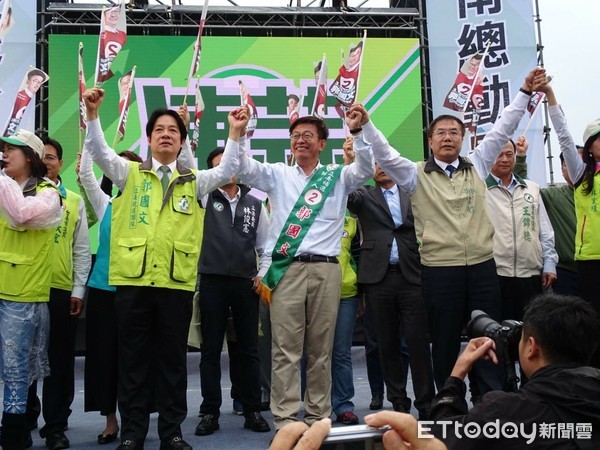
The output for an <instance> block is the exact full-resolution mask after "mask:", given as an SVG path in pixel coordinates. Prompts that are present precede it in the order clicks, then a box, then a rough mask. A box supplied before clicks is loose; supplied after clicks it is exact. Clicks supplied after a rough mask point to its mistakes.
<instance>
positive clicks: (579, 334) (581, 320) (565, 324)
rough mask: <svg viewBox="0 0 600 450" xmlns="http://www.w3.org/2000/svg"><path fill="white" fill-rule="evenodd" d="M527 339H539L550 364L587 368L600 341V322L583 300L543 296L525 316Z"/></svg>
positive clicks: (551, 295)
mask: <svg viewBox="0 0 600 450" xmlns="http://www.w3.org/2000/svg"><path fill="white" fill-rule="evenodd" d="M523 336H524V337H526V338H527V337H529V336H532V337H534V338H535V339H536V341H537V342H538V344H539V345H540V347H541V348H542V350H543V352H544V356H545V357H546V359H547V360H548V361H549V362H550V363H576V364H580V365H587V364H589V362H590V359H591V357H592V355H593V354H594V352H595V351H596V349H597V348H598V341H599V340H600V320H599V319H598V313H597V312H596V310H595V309H594V308H593V307H592V305H591V304H590V303H588V302H586V301H584V300H582V299H581V298H579V297H573V296H568V295H558V294H549V293H546V294H542V295H539V296H537V297H536V298H535V299H533V300H532V301H531V303H530V304H529V306H527V308H525V314H524V315H523Z"/></svg>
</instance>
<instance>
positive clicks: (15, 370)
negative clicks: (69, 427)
mask: <svg viewBox="0 0 600 450" xmlns="http://www.w3.org/2000/svg"><path fill="white" fill-rule="evenodd" d="M0 152H2V153H3V154H2V159H3V165H4V173H2V174H1V175H0V377H1V378H2V381H3V382H4V399H3V400H4V401H3V406H4V409H3V413H2V432H1V437H0V444H1V445H2V447H3V448H4V450H20V449H24V448H26V447H27V446H31V435H30V434H29V430H27V427H26V418H25V410H26V406H27V389H28V387H29V385H30V384H31V382H32V381H34V380H37V379H41V378H43V377H45V376H47V375H48V373H49V366H48V355H47V352H46V350H47V342H48V331H49V319H48V307H47V305H46V303H47V302H48V299H49V296H50V278H51V273H52V270H51V266H50V249H51V247H52V244H53V243H52V236H53V235H54V230H55V229H56V227H57V226H58V225H60V223H61V220H62V206H61V201H60V195H59V192H58V189H56V186H55V185H54V184H52V183H51V182H49V181H48V180H47V179H45V178H44V177H45V175H46V166H45V165H44V163H43V162H42V155H43V153H44V144H43V143H42V141H41V140H40V139H39V138H38V137H37V136H35V135H34V134H33V133H31V132H29V131H25V130H18V131H17V132H16V133H15V134H14V135H12V136H10V137H0Z"/></svg>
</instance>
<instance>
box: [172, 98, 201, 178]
mask: <svg viewBox="0 0 600 450" xmlns="http://www.w3.org/2000/svg"><path fill="white" fill-rule="evenodd" d="M177 114H179V117H181V120H183V123H184V124H185V129H186V130H187V129H188V127H189V125H190V113H189V111H188V109H187V104H186V103H184V104H183V105H181V106H180V107H179V108H178V109H177ZM177 160H178V161H179V162H180V163H181V164H182V165H183V166H184V167H189V168H190V169H194V170H197V169H198V160H197V159H196V157H195V155H194V152H192V146H191V145H190V138H189V136H188V137H186V138H185V141H183V147H181V152H180V153H179V156H178V157H177Z"/></svg>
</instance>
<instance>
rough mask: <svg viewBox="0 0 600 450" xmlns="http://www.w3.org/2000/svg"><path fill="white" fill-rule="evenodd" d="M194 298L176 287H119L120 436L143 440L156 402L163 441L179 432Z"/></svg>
mask: <svg viewBox="0 0 600 450" xmlns="http://www.w3.org/2000/svg"><path fill="white" fill-rule="evenodd" d="M192 297H193V292H188V291H182V290H177V289H165V288H155V287H137V286H119V287H118V288H117V295H116V298H115V307H116V312H117V324H118V332H119V390H118V398H119V412H120V414H121V440H126V439H130V440H135V441H136V442H138V443H143V442H144V439H145V438H146V434H147V433H148V424H149V419H150V412H151V411H152V410H153V408H154V407H155V406H156V410H157V411H158V414H159V416H158V435H159V437H160V439H161V441H166V440H168V439H170V438H172V437H174V436H181V423H182V422H183V421H184V420H185V417H186V415H187V400H186V390H187V364H186V357H187V336H188V330H189V326H190V320H191V317H192Z"/></svg>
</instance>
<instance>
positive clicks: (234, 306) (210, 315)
mask: <svg viewBox="0 0 600 450" xmlns="http://www.w3.org/2000/svg"><path fill="white" fill-rule="evenodd" d="M223 151H224V149H223V148H222V147H219V148H216V149H215V150H213V151H212V152H211V153H210V154H209V155H208V158H207V161H206V162H207V165H208V167H209V168H212V167H214V166H217V165H218V164H219V162H220V161H221V157H222V155H223ZM249 191H250V188H249V187H248V186H245V185H243V184H237V177H233V178H232V179H231V181H230V182H229V183H227V184H226V185H224V186H221V187H220V188H218V189H215V190H214V191H213V192H211V193H210V194H208V195H207V196H206V197H204V198H203V199H202V206H203V207H204V208H205V210H206V213H205V216H204V236H203V239H202V250H201V252H200V262H199V265H198V274H199V297H200V318H201V319H200V320H201V325H200V329H201V331H202V339H203V341H202V347H201V353H202V355H201V359H200V381H201V389H202V399H203V400H202V405H201V406H200V413H201V414H202V421H201V422H200V423H199V424H198V426H197V427H196V431H195V434H196V435H197V436H206V435H209V434H212V433H213V432H215V431H216V430H218V429H219V408H220V406H221V401H222V396H221V349H222V347H223V338H224V336H225V326H226V323H227V315H228V312H229V309H230V308H231V313H232V316H233V324H234V329H235V333H236V339H237V345H238V349H239V350H238V351H239V361H240V365H241V367H243V370H244V376H242V377H240V382H239V385H240V386H239V388H240V397H241V401H242V405H243V410H244V415H245V416H246V420H245V422H244V428H248V429H251V430H252V431H257V432H266V431H269V430H270V427H269V425H268V423H267V422H266V421H265V420H264V418H263V417H262V416H261V414H260V406H261V401H260V400H261V397H260V362H259V358H258V302H259V300H258V295H257V294H256V293H255V292H254V290H253V287H254V283H255V281H256V280H255V278H256V274H257V273H258V268H257V259H258V258H259V257H260V255H261V254H262V252H263V249H264V244H265V241H266V238H267V233H268V229H269V219H268V216H267V213H266V211H265V209H264V207H263V204H262V202H261V201H260V200H259V199H258V198H256V197H254V196H253V195H252V194H249Z"/></svg>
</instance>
